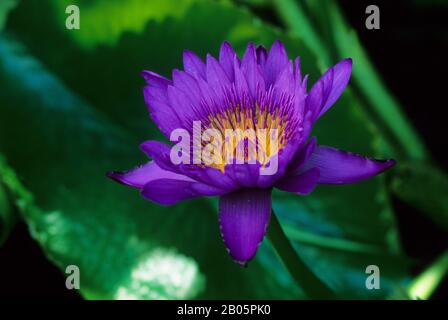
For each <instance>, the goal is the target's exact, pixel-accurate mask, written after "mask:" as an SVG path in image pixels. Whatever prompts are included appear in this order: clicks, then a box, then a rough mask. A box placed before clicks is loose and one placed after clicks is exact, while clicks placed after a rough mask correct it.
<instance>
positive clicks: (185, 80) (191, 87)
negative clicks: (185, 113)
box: [173, 70, 202, 105]
mask: <svg viewBox="0 0 448 320" xmlns="http://www.w3.org/2000/svg"><path fill="white" fill-rule="evenodd" d="M173 83H174V87H176V88H178V89H180V90H181V91H183V92H184V93H185V94H186V95H187V97H188V99H189V100H190V101H191V103H192V104H194V105H200V103H201V101H202V94H201V90H200V88H199V85H198V83H197V81H196V79H195V78H194V77H193V76H192V75H191V74H189V73H187V72H184V71H180V70H174V71H173Z"/></svg>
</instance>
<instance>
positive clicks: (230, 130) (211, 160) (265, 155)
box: [202, 105, 288, 172]
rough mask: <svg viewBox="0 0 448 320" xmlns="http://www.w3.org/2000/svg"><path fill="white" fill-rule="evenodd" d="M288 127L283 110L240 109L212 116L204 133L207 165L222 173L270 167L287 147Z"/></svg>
mask: <svg viewBox="0 0 448 320" xmlns="http://www.w3.org/2000/svg"><path fill="white" fill-rule="evenodd" d="M287 125H288V121H287V120H286V117H285V116H284V115H282V114H281V112H280V109H279V108H272V109H271V110H269V109H268V108H264V110H262V109H261V108H260V107H259V106H258V105H257V106H256V107H255V108H244V107H241V106H239V105H237V106H235V107H231V108H227V109H225V110H224V111H222V112H220V113H217V114H210V115H209V116H208V117H207V122H206V125H205V126H204V128H203V132H202V139H203V141H202V147H203V148H202V159H203V162H204V163H205V165H207V166H211V167H214V168H217V169H219V170H221V171H222V172H224V168H225V166H226V165H227V164H232V163H237V164H238V163H253V164H255V163H256V162H258V163H260V165H261V166H266V165H267V164H268V163H269V160H270V159H271V157H273V156H276V155H278V153H279V151H280V150H281V149H282V148H283V147H284V146H285V145H286V143H287V141H288V130H287V128H288V126H287Z"/></svg>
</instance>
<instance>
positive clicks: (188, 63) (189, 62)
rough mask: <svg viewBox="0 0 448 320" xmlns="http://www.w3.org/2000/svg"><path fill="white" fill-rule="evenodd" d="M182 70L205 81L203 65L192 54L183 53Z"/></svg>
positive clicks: (199, 59)
mask: <svg viewBox="0 0 448 320" xmlns="http://www.w3.org/2000/svg"><path fill="white" fill-rule="evenodd" d="M183 58H184V70H185V71H186V72H188V73H189V74H191V75H193V76H195V77H201V78H202V79H205V63H204V61H202V60H201V58H199V57H198V56H197V55H196V54H195V53H194V52H191V51H188V50H185V51H184V57H183Z"/></svg>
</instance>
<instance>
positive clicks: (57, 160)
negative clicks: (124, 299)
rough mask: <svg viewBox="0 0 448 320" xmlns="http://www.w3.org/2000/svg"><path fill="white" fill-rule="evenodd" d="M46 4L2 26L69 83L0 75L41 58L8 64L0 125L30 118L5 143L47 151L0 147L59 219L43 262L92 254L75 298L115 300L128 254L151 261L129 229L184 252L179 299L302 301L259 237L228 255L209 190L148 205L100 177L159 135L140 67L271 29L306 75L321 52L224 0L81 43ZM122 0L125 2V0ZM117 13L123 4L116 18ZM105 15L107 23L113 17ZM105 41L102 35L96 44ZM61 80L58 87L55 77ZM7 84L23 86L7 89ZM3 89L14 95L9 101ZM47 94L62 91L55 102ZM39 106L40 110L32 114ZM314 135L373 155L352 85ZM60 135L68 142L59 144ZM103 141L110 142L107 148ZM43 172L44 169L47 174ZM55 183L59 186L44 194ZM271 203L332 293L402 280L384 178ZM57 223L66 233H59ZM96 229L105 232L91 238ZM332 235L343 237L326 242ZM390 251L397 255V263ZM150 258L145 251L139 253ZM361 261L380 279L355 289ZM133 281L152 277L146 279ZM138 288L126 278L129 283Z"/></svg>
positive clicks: (164, 70)
mask: <svg viewBox="0 0 448 320" xmlns="http://www.w3.org/2000/svg"><path fill="white" fill-rule="evenodd" d="M49 4H51V3H50V2H48V1H33V0H30V1H26V2H25V1H24V2H22V3H21V6H20V7H18V8H17V10H15V11H14V12H13V13H12V15H11V18H10V20H9V22H8V28H7V30H8V31H11V32H13V33H14V34H15V35H17V37H19V39H20V40H21V41H23V42H24V43H25V44H26V46H27V47H28V49H29V51H30V52H31V53H32V54H33V55H34V56H36V57H37V58H38V59H39V60H41V61H42V63H43V64H44V65H45V66H46V67H47V68H48V70H49V71H50V72H52V73H54V74H55V75H57V77H58V78H59V79H61V81H62V82H63V83H64V84H65V85H66V86H64V87H63V90H62V89H59V90H55V89H54V88H53V87H51V88H50V85H47V86H44V85H40V86H39V88H35V89H36V90H37V89H39V90H37V91H36V92H34V91H31V92H30V88H23V86H21V85H19V84H23V83H28V84H30V83H31V84H33V83H42V81H41V80H40V81H32V80H29V79H28V80H27V81H24V80H22V81H17V80H16V79H15V78H14V79H10V77H12V76H16V77H23V78H24V79H27V78H30V77H32V76H36V75H37V74H40V76H39V77H42V74H45V75H48V74H49V73H48V72H47V71H46V70H42V68H38V70H37V71H39V70H40V71H39V72H37V71H36V70H33V69H32V70H27V69H26V68H24V67H23V66H26V65H29V63H28V62H27V61H28V59H29V58H26V59H25V58H24V59H25V60H20V61H22V63H17V64H18V65H22V67H21V68H19V67H18V66H15V67H13V68H11V69H10V72H9V73H8V78H6V79H8V81H7V84H8V86H7V88H8V90H5V93H3V92H2V93H3V97H2V98H3V100H4V101H6V102H8V101H15V102H14V104H13V106H11V107H10V108H8V109H7V110H2V111H1V112H6V114H7V115H8V118H11V116H10V115H9V114H10V113H11V114H12V115H13V117H12V119H13V120H8V123H5V126H6V127H5V128H3V127H2V129H0V133H1V134H2V135H4V132H5V131H6V133H9V135H14V136H15V135H17V128H18V127H20V124H21V123H27V128H28V129H27V130H25V131H24V132H19V137H21V139H18V140H17V138H15V139H14V141H17V142H18V145H23V144H24V143H25V142H26V141H28V140H30V139H31V140H35V139H37V142H38V143H39V145H40V146H41V148H42V150H44V151H45V152H37V150H36V149H35V148H34V152H32V151H33V149H32V148H31V147H27V148H23V149H19V148H17V143H14V144H12V142H11V141H9V140H6V141H3V140H0V146H1V147H3V145H4V144H5V145H7V146H9V147H8V148H7V149H6V151H5V154H6V155H7V156H8V158H9V157H11V159H12V160H11V163H12V164H13V166H14V168H15V169H16V170H17V172H20V173H21V175H23V176H24V177H26V182H27V186H28V184H29V185H30V187H29V188H30V190H31V191H33V193H34V194H35V197H36V200H37V201H40V205H41V206H45V207H44V208H48V209H50V211H56V212H58V214H57V218H52V219H53V220H52V219H49V221H50V222H51V221H63V223H62V222H61V223H57V224H55V225H52V224H51V223H50V222H47V223H46V224H44V227H42V228H41V229H40V232H41V234H43V236H41V237H39V236H37V239H38V240H39V241H40V243H41V244H42V246H43V247H44V249H45V250H46V251H47V252H49V255H50V256H51V257H52V259H53V261H55V262H56V263H57V264H58V265H59V266H60V267H61V268H63V267H64V265H65V264H66V263H67V262H68V261H74V263H81V262H83V261H86V260H88V262H83V263H84V264H85V265H87V266H88V265H89V264H92V265H94V267H90V268H88V267H86V268H87V269H86V271H85V272H87V275H88V278H87V280H85V281H87V283H88V284H89V286H90V287H89V290H88V291H84V294H85V295H86V296H87V297H89V298H91V297H101V296H107V297H116V296H117V292H118V288H119V287H120V286H122V285H123V283H126V281H129V280H123V279H129V278H130V277H131V278H132V276H131V274H133V271H132V270H134V271H135V270H137V269H138V266H139V265H145V263H143V264H141V263H137V262H136V260H141V259H140V258H136V257H139V256H140V254H142V255H143V256H146V257H148V254H147V251H145V250H143V251H145V252H146V253H141V251H140V250H141V249H135V248H134V249H129V248H127V247H126V246H131V247H133V245H132V243H133V240H129V239H135V238H137V239H139V240H138V243H139V245H138V246H137V247H138V248H141V246H143V247H144V246H148V247H150V248H159V247H162V248H163V250H165V249H167V248H174V249H175V250H176V252H177V253H178V254H179V255H181V257H183V258H184V259H187V260H188V259H191V260H188V261H190V262H191V264H189V265H191V268H192V270H196V273H195V274H196V275H197V281H196V282H194V283H196V284H197V285H196V286H194V288H195V290H193V289H192V290H190V291H189V295H187V296H186V297H193V296H194V297H202V298H225V297H231V298H285V297H286V298H291V297H296V298H298V297H303V295H302V294H301V292H300V290H299V288H297V287H296V285H295V284H294V283H293V282H292V279H291V277H290V275H289V274H288V273H287V272H286V269H285V268H284V267H283V266H282V264H281V263H280V262H279V261H278V259H277V257H276V255H275V254H274V252H273V250H272V248H271V247H270V245H269V243H268V242H267V241H264V242H263V244H262V245H261V247H260V250H259V252H258V253H257V258H256V259H255V260H254V261H253V262H251V263H250V264H249V268H247V269H241V268H239V267H238V266H237V265H236V264H234V263H233V262H232V261H231V260H230V258H229V257H228V256H227V254H226V252H225V249H224V246H223V244H222V242H221V240H220V239H219V228H218V224H217V217H216V202H215V201H214V200H212V201H210V200H199V201H191V202H185V203H183V204H180V205H176V206H174V207H170V208H169V209H167V208H164V207H160V206H157V205H153V204H151V203H148V202H146V201H144V200H142V199H141V198H140V197H139V195H138V193H137V192H135V190H128V189H127V188H125V187H123V186H120V185H115V184H113V183H112V182H110V181H108V180H106V179H104V177H103V173H104V172H105V171H107V170H110V169H128V168H131V167H132V166H134V165H136V164H139V163H143V162H145V161H146V159H144V157H143V156H142V155H141V154H139V152H138V144H139V143H140V142H141V141H143V140H147V139H158V138H161V134H160V133H159V132H158V130H157V129H156V127H155V125H154V124H153V123H151V121H150V120H149V119H148V116H147V111H146V107H145V105H144V103H143V98H142V94H141V87H142V85H143V81H142V79H140V77H139V76H138V74H139V72H140V71H141V70H142V69H150V70H153V71H155V72H158V73H161V74H164V75H167V76H169V74H170V72H171V70H172V69H174V68H176V67H177V68H178V67H181V55H182V50H183V49H184V48H188V49H190V50H194V51H197V52H199V53H200V54H201V55H202V56H204V55H205V53H207V52H211V53H213V54H216V53H217V51H218V49H219V45H220V44H221V42H222V41H223V40H229V41H230V42H231V43H232V44H233V45H234V47H235V48H236V50H237V51H238V52H239V53H240V54H241V53H242V52H243V50H244V49H245V46H246V45H247V42H248V41H249V40H253V41H255V42H256V43H262V44H264V45H265V46H269V45H270V44H271V43H272V42H273V41H274V40H275V39H276V38H281V39H282V40H283V41H284V42H285V44H286V46H287V49H288V52H289V54H290V56H291V57H292V56H296V55H300V56H301V61H302V67H303V69H304V72H307V73H310V75H311V79H312V81H315V80H317V76H318V70H319V68H318V64H317V59H316V57H315V56H314V54H312V53H311V51H310V50H308V49H307V47H306V46H305V45H304V43H303V41H301V40H300V39H298V38H296V37H288V36H283V35H282V34H281V33H280V32H279V30H277V29H274V28H272V27H270V26H268V25H265V24H263V23H261V22H260V21H259V20H258V19H256V18H254V16H253V15H252V14H251V13H249V12H248V11H247V10H243V9H238V8H235V7H234V6H232V5H231V4H229V3H214V2H204V1H199V2H198V3H195V4H194V5H192V6H191V7H189V8H188V9H186V10H185V12H183V13H182V14H180V15H178V14H171V15H170V17H168V18H166V19H164V20H149V21H148V22H147V23H146V24H145V25H144V27H143V29H141V31H136V30H134V31H132V32H130V31H129V29H127V28H125V27H123V28H122V29H120V30H119V31H114V39H115V40H114V41H115V42H113V43H114V45H113V46H112V45H111V43H109V42H104V41H103V39H100V38H98V37H97V36H96V35H92V38H91V39H90V40H86V41H87V42H88V41H91V42H90V45H89V46H87V47H86V46H84V45H83V44H82V42H80V41H79V39H77V38H76V37H77V36H76V35H74V34H72V32H75V31H69V30H66V29H64V28H62V27H57V26H58V23H60V19H61V18H60V17H59V16H58V15H59V13H55V14H54V15H52V16H48V15H47V16H46V17H47V18H46V19H44V20H42V19H41V16H43V15H45V12H47V9H49V8H51V7H52V5H49ZM122 9H123V11H125V10H126V6H123V7H122ZM123 11H121V12H120V14H125V13H123ZM92 12H95V14H93V13H92V17H95V18H91V19H92V20H91V21H98V25H97V28H98V29H102V28H104V24H103V22H104V21H105V20H106V18H105V17H103V15H104V13H103V12H102V11H101V10H97V11H92ZM109 14H110V13H109ZM116 14H117V15H118V13H116ZM81 15H82V13H81ZM108 18H109V19H112V20H114V19H115V17H114V15H112V16H108ZM81 19H82V18H81ZM116 19H119V17H118V16H117V17H116ZM81 23H82V22H81ZM81 28H83V26H81ZM92 28H93V27H92ZM117 30H118V29H117ZM125 31H126V32H125ZM119 35H120V36H119ZM115 37H117V38H115ZM104 43H107V44H106V45H100V44H104ZM93 47H94V48H95V49H92V48H93ZM10 51H11V50H9V51H6V52H7V53H8V54H6V53H5V54H4V56H3V59H4V61H6V62H5V64H6V65H10V64H11V63H10V62H9V61H10V59H12V58H11V56H13V54H12V53H11V52H10ZM5 59H6V60H5ZM16 59H17V58H16ZM14 61H16V60H14ZM25 62H26V63H25ZM58 85H59V86H61V84H60V83H59V82H58ZM14 86H18V87H19V88H17V89H15V91H14V90H13V88H14ZM10 87H13V88H10ZM25 89H26V90H25ZM11 92H16V94H15V95H13V96H12V97H11V96H9V95H10V94H11ZM50 92H51V94H50ZM55 92H63V93H59V94H55ZM72 92H74V93H76V95H75V94H73V93H72ZM36 96H39V97H42V99H41V100H42V101H44V102H45V101H48V102H51V103H52V108H51V110H52V111H51V112H45V113H44V112H43V111H44V110H46V109H47V108H48V103H46V102H45V103H44V102H41V103H40V106H36V105H35V104H36V102H35V101H36ZM54 96H56V97H59V98H51V97H54ZM67 96H68V97H70V99H69V100H73V99H74V98H73V97H76V99H75V102H71V103H70V104H69V105H70V106H71V107H70V108H67V107H64V108H62V107H60V106H58V105H59V104H60V105H61V106H64V105H66V104H67V103H62V102H63V101H65V100H67V99H68V98H67ZM78 105H79V106H78ZM83 106H84V107H83ZM41 109H42V110H41ZM82 110H84V111H82ZM81 111H82V112H81ZM36 112H37V114H38V116H37V117H35V116H34V113H36ZM0 121H1V120H0ZM5 121H6V120H5ZM87 124H90V125H91V126H93V127H94V128H96V127H98V126H99V129H98V132H97V133H95V134H93V133H91V131H90V130H92V128H90V126H86V125H87ZM315 134H316V135H317V137H318V139H319V142H320V143H322V144H329V145H334V146H336V147H340V148H342V149H347V150H351V151H355V152H361V153H365V154H367V155H370V156H375V153H374V151H373V150H374V149H373V147H372V146H373V143H374V142H375V141H376V140H377V137H378V133H377V132H375V131H374V127H373V126H371V125H370V124H369V122H368V121H367V119H366V117H365V115H364V114H363V113H362V108H360V106H359V104H358V102H357V101H356V99H355V98H354V96H353V95H352V94H351V93H350V92H347V93H345V94H344V96H343V98H342V100H341V101H340V102H339V103H338V104H337V105H336V106H334V108H333V109H332V110H331V111H330V112H329V113H328V114H327V115H326V116H325V117H323V118H322V120H321V121H320V122H319V124H318V126H317V127H316V131H315ZM92 136H94V138H92ZM62 137H63V140H64V142H66V143H67V142H68V143H69V145H65V144H64V147H61V144H62V142H61V139H62ZM105 146H109V148H106V149H104V150H103V148H104V147H105ZM29 150H31V151H29ZM35 154H37V156H38V160H39V161H37V162H36V163H35V164H33V165H32V166H29V165H28V163H29V162H28V159H29V157H33V156H34V157H35V156H36V155H35ZM75 170H76V173H74V172H75ZM42 172H46V174H48V175H49V178H51V179H47V178H46V180H45V181H43V180H42V179H41V174H42ZM61 177H62V179H61ZM85 177H88V179H85ZM66 180H67V181H66ZM86 180H87V181H86ZM52 188H54V189H55V191H57V193H50V192H49V190H51V189H52ZM60 190H62V191H60ZM98 199H101V201H98ZM274 209H275V210H276V212H277V213H278V214H279V216H280V218H281V221H282V224H283V225H284V226H286V227H287V230H289V234H290V235H291V237H293V235H297V234H299V237H297V238H295V245H296V248H297V249H298V253H299V254H300V255H303V258H304V260H306V262H307V263H308V264H309V265H310V266H311V268H312V269H313V270H315V271H316V272H317V274H318V275H319V276H320V277H323V278H325V280H326V281H328V283H329V284H331V285H332V286H333V287H334V288H335V289H337V291H339V292H343V293H344V294H346V295H347V296H351V297H375V298H376V297H385V296H387V294H388V292H390V290H391V288H392V287H393V286H394V285H395V284H397V283H401V282H402V281H403V279H405V278H406V275H407V272H406V270H405V269H406V264H405V263H401V262H402V258H401V257H400V255H399V254H400V251H399V245H398V242H397V237H396V227H395V223H394V220H393V216H392V215H391V208H390V205H389V203H388V199H387V193H386V191H385V189H384V185H383V181H382V179H381V178H375V179H373V180H372V181H370V182H365V183H362V184H358V185H356V186H333V187H329V186H328V187H326V186H322V187H319V188H318V189H317V190H316V192H315V193H313V194H312V195H310V196H309V197H299V196H296V195H291V194H286V193H280V192H279V193H276V194H275V198H274ZM45 220H48V219H45ZM99 226H101V228H100V230H101V231H99V230H98V229H99ZM65 229H67V230H70V231H67V232H65V231H60V230H65ZM50 231H51V232H53V235H52V236H51V237H49V236H47V234H48V233H49V232H50ZM117 231H120V232H119V235H118V234H117V236H116V237H115V236H114V240H113V241H111V240H110V237H111V235H110V233H115V232H117ZM297 231H298V232H297ZM304 232H305V233H306V234H308V235H309V234H311V235H312V236H311V237H309V236H308V238H307V241H303V234H304ZM98 234H99V235H98ZM300 235H301V236H302V238H300ZM96 237H101V241H97V240H96ZM42 239H50V240H48V241H46V242H45V241H43V240H42ZM78 239H85V240H83V241H82V247H81V248H79V249H76V250H75V249H74V248H73V247H74V246H77V245H78V244H77V243H76V241H77V240H78ZM316 239H317V240H316ZM61 242H62V243H64V245H62V247H63V248H65V249H66V250H65V251H63V252H62V253H61V252H59V251H57V250H56V249H57V248H60V247H61V245H59V244H58V243H61ZM334 242H336V243H339V246H337V247H336V248H335V247H334V246H333V247H331V244H332V243H334ZM55 243H56V244H57V245H56V244H55ZM123 243H125V244H123ZM140 244H141V246H140ZM341 244H342V245H341ZM347 244H350V245H351V247H350V245H349V246H347ZM353 245H354V246H353ZM344 246H345V247H344ZM347 247H349V249H347ZM353 247H354V248H356V249H355V250H353ZM86 248H91V250H92V252H94V257H92V256H91V255H89V254H87V253H86V252H89V250H88V249H86ZM372 248H374V250H372ZM55 250H56V252H55ZM149 250H152V249H149ZM122 252H130V253H129V256H128V257H126V259H125V261H126V263H127V264H126V263H124V262H123V260H119V261H115V260H114V258H115V259H118V258H116V256H117V255H119V253H122ZM149 256H151V255H149ZM143 260H144V259H143ZM397 260H398V261H400V264H399V265H398V267H397V266H396V265H397V264H396V262H397ZM146 261H151V259H150V258H146ZM98 264H100V266H98ZM369 264H378V265H379V266H380V268H381V272H382V277H384V287H383V289H382V290H379V291H377V292H369V291H368V290H366V289H365V285H364V281H365V277H366V275H365V273H364V270H365V268H366V266H367V265H369ZM194 266H196V267H194ZM115 268H116V269H117V270H120V272H117V273H116V275H115V274H114V277H112V278H111V279H109V283H112V284H111V285H110V286H108V287H104V283H103V282H104V281H103V279H104V278H105V277H106V276H104V274H107V275H108V276H110V274H112V271H111V270H112V269H115ZM136 268H137V269H136ZM97 270H99V271H97ZM81 272H82V270H81ZM137 273H138V272H137ZM170 274H171V273H170ZM201 278H203V279H204V281H201V280H200V279H201ZM137 282H138V283H141V282H139V281H137ZM143 283H144V282H143ZM200 283H203V290H202V291H201V292H202V293H201V294H199V295H194V292H197V291H199V289H198V288H200V287H201V286H200ZM135 286H136V287H145V288H150V287H152V286H151V285H150V284H149V283H146V285H144V284H142V285H135ZM135 286H128V290H127V292H130V291H132V290H130V289H129V288H130V287H135ZM163 288H165V287H163ZM161 290H162V289H161ZM162 291H166V290H165V289H163V290H162ZM132 295H133V294H132V293H129V296H132ZM140 297H149V295H146V296H140ZM152 297H154V296H152Z"/></svg>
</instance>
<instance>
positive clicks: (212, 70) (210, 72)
mask: <svg viewBox="0 0 448 320" xmlns="http://www.w3.org/2000/svg"><path fill="white" fill-rule="evenodd" d="M206 76H207V83H208V84H209V86H210V87H211V88H212V90H213V91H214V92H215V94H216V97H217V101H216V102H217V103H218V105H224V102H225V98H226V93H227V92H228V91H229V90H230V86H231V85H230V80H229V78H228V77H227V75H226V73H225V72H224V69H223V68H222V67H221V65H220V64H219V62H218V61H217V60H216V59H215V58H214V57H213V56H211V55H207V67H206Z"/></svg>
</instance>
